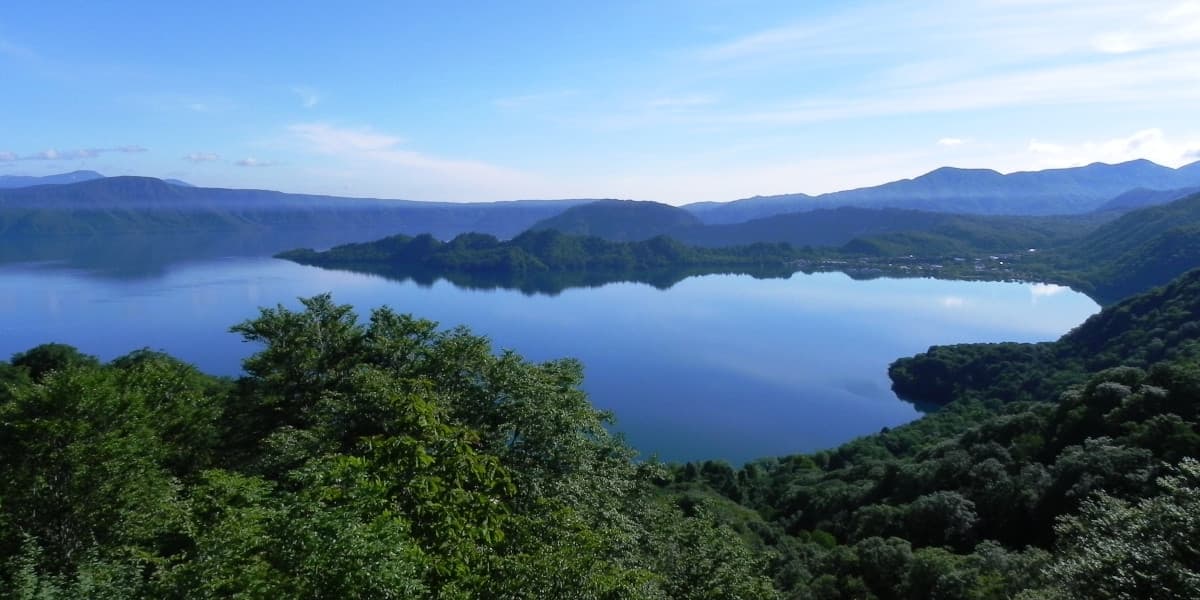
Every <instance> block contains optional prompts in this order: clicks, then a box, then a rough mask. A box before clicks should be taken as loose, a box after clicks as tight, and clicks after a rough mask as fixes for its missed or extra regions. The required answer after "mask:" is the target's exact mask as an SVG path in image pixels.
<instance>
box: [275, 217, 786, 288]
mask: <svg viewBox="0 0 1200 600" xmlns="http://www.w3.org/2000/svg"><path fill="white" fill-rule="evenodd" d="M278 256H279V257H280V258H285V259H288V260H292V261H295V262H299V263H302V264H311V265H317V266H322V267H341V268H359V269H366V270H381V269H382V270H385V272H386V271H387V270H389V269H393V270H398V271H399V272H402V273H403V272H420V271H422V270H424V271H426V272H432V273H439V274H440V273H449V274H454V273H470V274H483V275H486V274H492V275H506V276H509V277H514V276H527V275H529V274H536V273H570V272H583V271H586V272H594V273H598V274H605V275H607V276H609V277H619V276H621V275H628V274H631V273H645V272H651V271H655V270H662V269H678V268H683V267H708V268H713V267H729V266H740V267H747V266H759V267H762V266H770V267H775V268H778V269H781V270H782V269H783V267H784V263H785V262H787V261H789V260H792V259H794V258H795V257H796V256H797V254H796V252H795V251H794V250H793V249H792V248H791V246H789V245H787V244H767V243H757V244H752V245H748V246H738V247H731V248H694V247H691V246H685V245H684V244H682V243H680V242H677V241H675V240H673V239H671V238H667V237H663V236H658V237H653V238H650V239H648V240H645V241H637V242H610V241H606V240H603V239H601V238H598V237H581V236H572V235H566V234H563V233H560V232H558V231H557V230H553V229H543V230H531V231H527V232H525V233H522V234H521V235H518V236H517V237H515V238H513V239H511V240H508V241H503V242H502V241H500V240H497V239H496V238H494V237H491V236H487V235H481V234H475V233H469V234H462V235H460V236H458V237H456V238H454V239H453V240H452V241H449V242H440V241H438V240H436V239H434V238H433V237H432V236H429V235H419V236H417V237H414V238H410V237H407V236H402V235H398V236H393V237H389V238H384V239H382V240H378V241H375V242H367V243H362V244H347V245H343V246H337V247H334V248H332V249H330V250H327V251H325V252H314V251H312V250H292V251H289V252H284V253H282V254H279V255H278Z"/></svg>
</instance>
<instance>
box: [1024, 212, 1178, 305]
mask: <svg viewBox="0 0 1200 600" xmlns="http://www.w3.org/2000/svg"><path fill="white" fill-rule="evenodd" d="M1045 258H1046V260H1048V261H1050V263H1051V264H1052V267H1053V268H1054V269H1055V270H1057V271H1059V272H1068V273H1072V274H1073V275H1074V276H1077V277H1079V279H1080V280H1081V281H1083V282H1086V284H1087V285H1088V286H1090V289H1088V290H1087V291H1089V292H1090V293H1093V294H1095V295H1096V296H1098V297H1100V298H1120V297H1124V296H1126V295H1129V294H1133V293H1137V292H1140V291H1143V290H1147V289H1149V288H1151V287H1154V286H1157V285H1163V284H1165V283H1167V282H1168V281H1171V280H1172V279H1173V278H1175V277H1177V276H1178V275H1180V274H1181V273H1183V272H1185V271H1187V270H1189V269H1194V268H1197V267H1200V194H1193V195H1191V196H1188V197H1186V198H1183V199H1180V200H1175V201H1174V202H1171V203H1168V204H1164V205H1161V206H1152V207H1148V208H1143V209H1140V210H1135V211H1132V212H1129V213H1127V214H1125V215H1123V216H1121V217H1120V218H1118V219H1116V220H1114V221H1111V222H1109V223H1106V224H1104V225H1102V226H1100V227H1097V228H1096V229H1095V230H1094V231H1092V232H1091V233H1088V234H1087V235H1084V236H1082V237H1081V238H1079V239H1078V240H1075V241H1073V242H1071V243H1070V244H1067V245H1066V246H1065V247H1063V248H1062V249H1060V250H1059V251H1057V252H1054V253H1052V254H1049V255H1047V256H1046V257H1045Z"/></svg>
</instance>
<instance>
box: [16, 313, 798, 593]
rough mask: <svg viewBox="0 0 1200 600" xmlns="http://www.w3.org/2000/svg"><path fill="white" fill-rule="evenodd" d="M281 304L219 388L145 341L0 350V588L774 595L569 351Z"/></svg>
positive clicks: (255, 328) (756, 559) (249, 331)
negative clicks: (637, 446) (108, 354)
mask: <svg viewBox="0 0 1200 600" xmlns="http://www.w3.org/2000/svg"><path fill="white" fill-rule="evenodd" d="M301 304H302V309H301V310H298V311H293V310H290V309H287V308H284V307H282V306H280V307H276V308H271V309H264V310H263V311H262V313H261V314H260V316H259V317H258V318H256V319H252V320H250V321H247V322H245V323H242V324H240V325H237V326H236V327H235V328H234V330H235V331H237V332H239V333H241V334H242V335H243V336H244V337H245V338H246V339H247V340H249V341H251V342H254V343H257V344H260V345H261V350H260V352H258V353H257V354H255V355H253V356H252V357H250V358H249V359H247V360H246V362H245V370H246V375H245V376H244V377H242V378H241V379H239V380H238V381H236V382H231V381H226V380H220V379H214V378H211V377H207V376H205V375H202V374H200V373H198V372H196V371H195V369H193V368H192V367H190V366H188V365H186V364H183V363H180V362H178V361H176V360H174V359H172V358H170V357H168V356H165V355H162V354H159V353H155V352H150V351H147V350H140V351H136V352H134V353H131V354H129V355H126V356H124V357H121V358H118V359H116V360H114V361H112V362H111V363H109V364H106V365H101V364H99V363H97V362H96V361H95V360H94V359H89V358H87V357H83V356H82V355H79V354H78V353H77V352H76V351H75V350H74V349H71V348H69V347H65V346H48V347H41V348H38V349H35V350H34V351H31V352H28V353H25V354H22V355H18V357H17V360H16V362H17V363H18V364H19V365H20V366H8V365H5V367H6V368H7V369H6V370H5V371H4V373H6V374H7V375H6V381H5V384H4V388H3V389H4V390H5V395H4V396H0V446H2V447H3V450H4V451H3V452H2V453H0V590H4V591H0V597H5V598H8V597H12V598H60V597H61V598H67V597H80V596H86V597H98V598H164V597H165V598H226V597H254V598H280V597H289V598H290V597H311V598H346V597H370V598H423V597H426V598H476V597H508V598H544V597H571V598H718V597H720V598H726V597H730V598H772V597H774V596H775V593H774V590H773V588H772V586H771V585H770V580H769V579H767V578H766V577H764V576H762V572H763V570H764V569H765V566H766V565H765V560H764V559H763V557H762V556H761V555H760V554H759V552H758V551H756V550H752V549H751V548H750V547H748V546H747V545H745V544H744V543H743V541H742V539H741V538H739V537H738V536H737V535H736V534H732V533H731V531H730V530H729V528H728V527H727V526H726V525H724V524H722V523H721V522H719V521H717V520H715V519H714V518H712V517H711V516H710V515H709V514H708V513H706V512H703V511H701V510H699V509H692V510H684V509H682V508H680V507H677V506H675V505H673V504H671V503H669V502H664V500H663V499H662V497H661V495H660V494H658V493H657V492H656V490H655V488H654V485H653V483H654V482H655V481H657V480H658V478H659V477H660V476H661V474H660V470H659V469H658V468H657V467H656V466H654V465H639V464H636V463H634V462H633V460H632V457H633V456H634V453H633V452H632V451H631V450H630V449H629V448H627V447H625V446H624V445H623V444H622V443H621V442H620V440H619V439H617V438H615V437H613V436H611V435H610V434H609V433H608V430H607V429H606V425H607V424H608V422H609V416H608V415H607V414H605V413H602V412H599V411H597V410H595V409H594V408H592V406H591V405H590V404H589V403H588V401H587V397H586V395H585V394H584V393H583V392H582V391H581V390H580V387H579V386H580V384H581V382H582V367H581V366H580V365H579V364H578V363H577V362H575V361H570V360H563V361H551V362H547V363H531V362H528V361H526V360H524V359H522V358H521V357H520V356H518V355H516V354H513V353H511V352H505V353H500V354H497V353H495V352H494V351H493V349H492V347H491V345H490V344H489V343H488V341H487V340H486V339H484V338H481V337H479V336H476V335H473V334H471V333H470V332H469V331H467V330H465V329H461V328H459V329H451V330H441V329H439V328H438V327H437V325H436V324H435V323H432V322H429V321H423V320H420V319H415V318H413V317H411V316H407V315H400V314H396V313H394V312H392V311H391V310H388V309H379V310H376V311H374V312H373V313H372V314H371V318H370V320H369V321H368V322H367V323H360V322H359V321H358V319H357V317H356V315H355V314H354V313H353V312H352V311H351V310H350V308H349V307H347V306H342V305H338V304H336V303H334V302H333V301H332V299H331V298H330V297H329V296H328V295H325V296H317V297H314V298H308V299H303V300H302V301H301ZM30 372H33V373H35V376H34V377H30V376H29V373H30Z"/></svg>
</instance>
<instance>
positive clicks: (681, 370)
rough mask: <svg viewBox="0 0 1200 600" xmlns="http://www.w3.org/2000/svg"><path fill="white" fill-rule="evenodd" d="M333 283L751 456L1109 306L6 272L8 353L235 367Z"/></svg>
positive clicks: (1001, 298) (208, 270) (804, 447)
mask: <svg viewBox="0 0 1200 600" xmlns="http://www.w3.org/2000/svg"><path fill="white" fill-rule="evenodd" d="M326 291H330V292H333V294H334V299H335V300H336V301H338V302H342V303H350V304H353V305H355V306H356V307H358V308H359V310H360V314H362V315H365V314H366V311H367V310H369V309H370V308H372V307H376V306H379V305H384V304H387V305H390V306H392V307H394V308H396V309H397V310H399V311H402V312H411V313H413V314H416V315H418V316H421V317H425V318H429V319H433V320H436V321H439V322H441V323H442V324H443V325H445V326H452V325H457V324H465V325H467V326H468V327H470V328H471V329H472V330H474V331H475V332H476V333H480V334H484V335H486V336H488V337H489V338H491V339H492V340H493V342H494V344H495V345H496V346H497V347H498V348H512V349H514V350H516V351H518V352H519V353H521V354H523V355H525V356H526V357H528V358H531V359H537V360H542V359H550V358H557V357H564V356H571V357H576V358H578V359H580V360H582V361H583V363H584V365H585V366H586V374H587V381H586V384H585V388H586V389H587V391H588V392H589V393H590V395H591V398H592V401H593V402H594V403H595V404H596V405H597V406H599V407H601V408H604V409H609V410H612V411H614V412H615V413H616V415H617V429H618V430H620V431H622V432H624V433H625V434H626V436H627V438H628V440H629V441H630V443H631V444H632V445H633V446H635V447H636V448H638V449H639V450H641V451H642V452H643V453H644V454H646V455H649V454H658V455H659V456H660V457H661V458H663V459H666V460H690V459H701V458H724V459H727V460H730V461H731V462H735V463H737V462H742V461H745V460H749V459H752V458H757V457H762V456H769V455H781V454H789V453H796V452H803V451H811V450H815V449H820V448H827V447H831V446H834V445H837V444H839V443H842V442H845V441H847V440H850V439H852V438H854V437H857V436H859V435H864V434H868V433H872V432H875V431H878V430H879V429H880V428H882V427H885V426H888V427H890V426H895V425H899V424H902V423H905V422H908V421H911V420H912V419H914V418H916V417H917V416H919V414H918V413H917V411H916V410H915V409H914V408H913V407H912V405H910V404H908V403H906V402H903V401H901V400H898V399H897V398H896V397H895V396H894V395H893V394H892V392H891V390H890V387H889V386H890V383H889V381H888V378H887V366H888V364H889V363H890V362H891V361H892V360H894V359H896V358H898V357H901V356H908V355H911V354H914V353H916V352H920V351H922V350H924V349H926V348H927V347H928V346H930V345H933V344H950V343H958V342H986V341H1042V340H1052V339H1056V338H1057V337H1058V336H1060V335H1062V334H1063V333H1065V332H1066V331H1068V330H1069V329H1070V328H1072V327H1074V326H1075V325H1078V324H1079V323H1081V322H1082V321H1083V320H1084V319H1085V318H1087V317H1088V316H1089V315H1091V314H1092V313H1094V312H1096V311H1097V310H1098V309H1099V307H1098V306H1097V305H1096V304H1095V303H1094V302H1093V301H1091V300H1090V299H1089V298H1087V297H1086V296H1083V295H1081V294H1077V293H1075V292H1072V291H1070V290H1067V289H1065V288H1060V287H1056V286H1044V285H1030V284H1019V283H980V282H961V281H936V280H930V279H879V280H873V281H855V280H852V279H850V278H849V277H847V276H845V275H842V274H837V273H826V274H815V275H805V274H801V273H798V274H796V275H795V276H793V277H791V278H790V279H765V280H760V279H753V278H751V277H748V276H735V275H711V276H703V277H693V278H690V279H686V280H684V281H682V282H680V283H679V284H677V285H675V286H674V287H672V288H671V289H669V290H657V289H655V288H653V287H651V286H648V285H644V284H632V283H617V284H610V285H606V286H603V287H600V288H585V289H572V290H567V291H566V292H564V293H562V294H560V295H558V296H554V297H550V296H527V295H523V294H521V293H520V292H516V291H508V290H498V291H471V290H463V289H458V288H456V287H454V286H453V285H451V284H448V283H445V282H439V283H436V284H434V285H433V286H431V287H421V286H418V285H417V284H414V283H412V282H405V283H399V282H395V281H390V280H386V279H383V278H379V277H375V276H370V275H362V274H356V273H348V272H339V271H326V270H322V269H319V268H315V267H304V266H299V265H295V264H292V263H288V262H285V261H281V260H275V259H270V258H255V257H241V258H226V259H212V260H206V261H203V262H197V263H191V264H176V265H173V266H171V267H170V268H169V269H167V271H166V272H165V273H162V274H159V275H156V276H154V277H143V278H130V279H114V278H106V277H97V276H93V275H92V274H89V272H86V271H79V270H70V269H62V268H57V269H47V268H42V267H39V266H37V265H29V264H25V265H21V264H9V265H6V266H0V356H4V357H7V356H9V355H11V354H12V353H14V352H18V351H21V350H25V349H28V348H29V347H31V346H34V345H36V344H40V343H44V342H51V341H54V342H63V343H68V344H72V345H74V346H77V347H78V348H80V349H81V350H83V351H84V352H87V353H90V354H94V355H97V356H99V357H100V358H102V359H111V358H113V357H116V356H119V355H121V354H124V353H126V352H129V351H130V350H134V349H137V348H141V347H150V348H152V349H156V350H165V351H167V352H169V353H171V354H173V355H175V356H178V357H180V358H182V359H184V360H187V361H189V362H192V363H194V364H196V365H197V366H199V367H200V368H201V369H202V370H204V371H207V372H210V373H216V374H225V375H234V374H236V373H238V371H239V367H240V360H241V359H242V358H243V357H245V356H246V355H248V354H249V353H251V352H253V351H254V349H255V347H254V346H253V345H250V344H246V343H244V342H242V341H241V339H240V338H239V337H238V336H236V335H234V334H231V333H228V328H229V327H230V326H231V325H233V324H235V323H238V322H240V321H242V320H245V319H247V318H251V317H254V316H255V315H256V314H257V308H258V307H259V306H265V305H274V304H276V303H283V304H285V305H288V306H292V307H296V306H298V303H297V302H296V298H297V297H300V296H310V295H314V294H318V293H322V292H326Z"/></svg>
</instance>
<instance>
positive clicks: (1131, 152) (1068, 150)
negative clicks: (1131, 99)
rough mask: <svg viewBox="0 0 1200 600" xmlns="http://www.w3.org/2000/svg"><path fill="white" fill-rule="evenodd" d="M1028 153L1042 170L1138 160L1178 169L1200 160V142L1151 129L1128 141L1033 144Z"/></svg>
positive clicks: (1199, 140) (1126, 139)
mask: <svg viewBox="0 0 1200 600" xmlns="http://www.w3.org/2000/svg"><path fill="white" fill-rule="evenodd" d="M1029 152H1030V153H1032V154H1035V155H1038V159H1039V166H1041V167H1072V166H1079V165H1086V164H1090V163H1094V162H1106V163H1119V162H1125V161H1129V160H1134V159H1139V158H1145V159H1149V160H1152V161H1154V162H1156V163H1158V164H1161V165H1167V166H1170V167H1179V166H1182V165H1184V164H1186V163H1188V162H1191V161H1192V160H1194V159H1195V158H1197V157H1198V156H1200V139H1186V140H1172V139H1170V138H1169V137H1168V136H1167V135H1166V134H1165V133H1164V132H1163V130H1161V129H1157V128H1152V129H1143V130H1141V131H1137V132H1134V133H1133V134H1131V135H1128V136H1125V137H1118V138H1112V139H1106V140H1094V141H1084V142H1080V143H1074V144H1068V143H1051V142H1045V141H1041V140H1030V142H1029Z"/></svg>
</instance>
